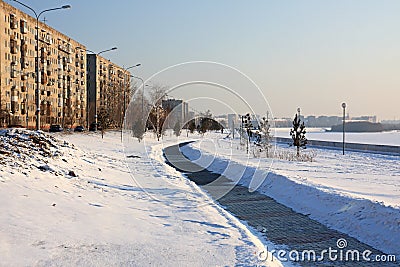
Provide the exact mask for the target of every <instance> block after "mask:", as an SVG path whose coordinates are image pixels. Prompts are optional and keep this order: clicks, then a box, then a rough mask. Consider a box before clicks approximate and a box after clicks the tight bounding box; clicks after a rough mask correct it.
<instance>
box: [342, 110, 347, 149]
mask: <svg viewBox="0 0 400 267" xmlns="http://www.w3.org/2000/svg"><path fill="white" fill-rule="evenodd" d="M342 108H343V155H344V133H345V128H344V126H345V120H346V103H342Z"/></svg>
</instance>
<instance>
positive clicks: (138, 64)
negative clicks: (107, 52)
mask: <svg viewBox="0 0 400 267" xmlns="http://www.w3.org/2000/svg"><path fill="white" fill-rule="evenodd" d="M141 65H142V64H140V63H137V64H136V65H133V66H130V67H128V68H125V69H124V72H127V71H128V70H129V69H133V68H136V67H139V66H141ZM130 78H131V77H129V79H130ZM124 79H125V78H124ZM127 88H128V83H127V82H125V86H124V105H123V111H122V113H121V142H122V126H123V123H124V117H125V115H124V114H125V112H126V89H127Z"/></svg>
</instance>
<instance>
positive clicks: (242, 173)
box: [181, 140, 400, 255]
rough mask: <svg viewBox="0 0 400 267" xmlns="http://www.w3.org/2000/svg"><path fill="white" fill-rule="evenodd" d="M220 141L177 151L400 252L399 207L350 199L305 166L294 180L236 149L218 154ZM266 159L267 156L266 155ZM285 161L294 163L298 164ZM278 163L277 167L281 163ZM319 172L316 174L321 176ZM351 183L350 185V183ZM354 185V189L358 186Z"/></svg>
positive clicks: (385, 248) (361, 237)
mask: <svg viewBox="0 0 400 267" xmlns="http://www.w3.org/2000/svg"><path fill="white" fill-rule="evenodd" d="M219 142H221V140H219V141H214V142H213V145H209V146H207V145H205V144H204V143H205V142H202V144H196V143H193V144H190V145H188V146H184V147H182V148H181V150H182V152H183V153H184V154H185V155H186V156H187V157H188V158H189V159H191V160H193V161H194V162H196V163H197V164H199V165H201V166H202V167H205V168H207V169H208V170H211V171H214V172H216V173H220V174H223V175H224V176H226V177H228V178H230V179H231V180H233V181H235V182H237V183H239V184H241V185H244V186H247V187H249V188H250V189H252V190H254V189H257V191H259V192H261V193H263V194H265V195H268V196H270V197H272V198H274V199H276V200H277V201H278V202H280V203H282V204H284V205H286V206H288V207H291V208H292V209H294V210H295V211H297V212H300V213H303V214H308V215H309V216H310V218H313V219H315V220H317V221H319V222H321V223H323V224H325V225H328V226H329V227H331V228H333V229H336V230H339V231H341V232H344V233H346V234H348V235H350V236H352V237H355V238H357V239H358V240H360V241H362V242H364V243H367V244H369V245H371V246H373V247H375V248H377V249H380V250H382V251H383V252H385V253H390V254H396V255H400V209H399V208H398V207H391V206H387V205H385V204H384V203H383V202H377V201H373V200H370V199H365V198H360V197H355V196H354V195H349V194H346V193H345V190H334V189H333V188H332V187H331V186H329V185H327V184H325V185H323V184H315V183H313V182H310V181H308V180H307V176H308V175H316V174H311V172H312V171H313V170H312V169H311V168H308V170H307V167H305V166H304V164H303V165H302V168H303V169H302V170H301V171H300V172H298V175H297V176H298V177H297V178H296V179H293V175H289V176H288V175H283V174H282V173H284V171H279V170H274V167H272V168H271V169H269V168H268V167H267V166H268V164H269V165H270V164H272V163H268V162H267V163H268V164H265V165H262V164H261V166H264V167H261V168H260V165H259V162H258V163H257V164H253V163H254V160H255V159H251V158H246V157H245V158H241V157H240V155H239V154H240V153H241V151H239V153H238V154H233V153H232V151H230V153H225V154H223V153H222V152H220V150H223V149H222V148H221V147H220V148H217V149H216V147H215V146H216V143H219ZM213 146H214V147H213ZM199 147H201V150H199ZM215 149H216V150H218V152H216V151H215ZM252 161H253V162H252ZM261 161H263V160H261ZM265 161H268V160H267V159H265ZM289 164H292V165H296V164H297V163H295V162H292V163H289ZM277 165H278V167H280V168H282V165H280V164H277ZM278 169H279V168H278ZM339 169H340V168H338V170H337V171H339ZM323 171H324V170H322V173H321V172H319V173H317V174H318V175H324V174H323ZM289 174H290V172H289ZM327 175H329V174H327ZM396 177H397V178H398V176H397V175H395V176H394V177H393V179H397V178H396ZM347 178H348V179H352V177H351V175H347ZM397 181H398V180H397ZM383 182H384V181H383ZM356 184H357V183H355V184H352V185H351V186H352V187H354V186H356ZM336 189H337V188H336ZM347 189H349V188H347ZM353 189H354V190H357V188H353ZM376 190H377V191H379V188H378V189H376Z"/></svg>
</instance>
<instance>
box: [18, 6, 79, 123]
mask: <svg viewBox="0 0 400 267" xmlns="http://www.w3.org/2000/svg"><path fill="white" fill-rule="evenodd" d="M13 1H14V2H17V3H18V4H20V5H22V6H24V7H26V8H28V9H29V10H31V11H32V12H33V14H35V17H36V38H35V39H36V48H35V49H36V130H40V89H39V77H40V71H39V18H40V16H41V15H42V14H43V13H45V12H49V11H54V10H60V9H70V8H71V6H70V5H64V6H61V7H56V8H49V9H45V10H42V11H41V12H39V14H38V13H37V12H36V10H34V9H33V8H31V7H30V6H28V5H26V4H24V3H21V2H20V1H17V0H13Z"/></svg>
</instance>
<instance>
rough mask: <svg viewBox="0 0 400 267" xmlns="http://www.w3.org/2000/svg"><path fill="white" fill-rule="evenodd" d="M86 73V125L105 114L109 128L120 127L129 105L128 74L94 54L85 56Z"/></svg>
mask: <svg viewBox="0 0 400 267" xmlns="http://www.w3.org/2000/svg"><path fill="white" fill-rule="evenodd" d="M87 72H88V74H87V92H88V94H87V101H88V124H89V125H90V124H91V123H93V122H95V121H96V118H97V116H98V115H99V113H100V112H106V113H107V114H108V117H109V120H110V124H111V126H114V127H120V126H121V123H122V121H123V116H124V114H125V110H124V107H126V105H127V103H129V99H128V98H129V97H128V96H129V95H130V92H129V88H130V85H129V81H130V72H129V71H126V70H124V69H123V68H122V67H120V66H118V65H116V64H114V63H112V62H111V61H109V60H107V59H105V58H103V57H101V56H99V55H96V54H88V55H87ZM124 100H125V101H126V102H125V103H124Z"/></svg>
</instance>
